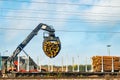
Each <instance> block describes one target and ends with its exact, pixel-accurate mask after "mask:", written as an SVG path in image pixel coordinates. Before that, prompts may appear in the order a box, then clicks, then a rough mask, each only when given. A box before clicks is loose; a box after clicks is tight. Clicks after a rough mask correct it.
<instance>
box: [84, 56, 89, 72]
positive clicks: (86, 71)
mask: <svg viewBox="0 0 120 80" xmlns="http://www.w3.org/2000/svg"><path fill="white" fill-rule="evenodd" d="M85 71H86V72H88V71H87V57H86V67H85Z"/></svg>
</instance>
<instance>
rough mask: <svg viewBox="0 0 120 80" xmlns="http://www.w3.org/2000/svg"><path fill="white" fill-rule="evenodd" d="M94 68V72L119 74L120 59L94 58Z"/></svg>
mask: <svg viewBox="0 0 120 80" xmlns="http://www.w3.org/2000/svg"><path fill="white" fill-rule="evenodd" d="M92 67H93V71H94V72H101V71H103V72H112V71H113V72H116V71H117V72H118V71H119V70H120V57H117V56H93V57H92Z"/></svg>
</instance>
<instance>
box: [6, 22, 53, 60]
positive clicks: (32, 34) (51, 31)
mask: <svg viewBox="0 0 120 80" xmlns="http://www.w3.org/2000/svg"><path fill="white" fill-rule="evenodd" d="M40 29H42V30H45V31H48V32H50V33H54V32H55V30H54V29H52V28H51V27H50V26H48V25H46V24H43V23H40V24H39V25H38V26H37V27H36V28H35V29H34V30H33V31H32V32H31V33H30V34H29V35H28V36H27V38H26V39H25V40H24V41H23V42H22V43H21V44H20V45H18V47H17V48H16V49H15V51H14V52H13V55H12V56H11V57H9V58H8V60H9V61H12V60H13V59H14V58H15V57H16V56H17V55H18V54H19V53H20V52H21V51H22V50H23V48H24V47H25V46H26V45H27V44H28V43H29V42H30V40H31V39H32V38H33V37H34V36H35V35H37V33H38V31H39V30H40Z"/></svg>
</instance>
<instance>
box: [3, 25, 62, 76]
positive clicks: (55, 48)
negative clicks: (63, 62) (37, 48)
mask: <svg viewBox="0 0 120 80" xmlns="http://www.w3.org/2000/svg"><path fill="white" fill-rule="evenodd" d="M39 30H45V31H47V32H48V36H44V41H43V51H44V53H45V54H46V55H47V56H48V57H50V58H54V57H55V56H57V55H58V53H59V51H60V49H61V43H60V40H59V37H56V36H55V33H54V32H55V30H54V29H53V28H52V27H51V26H48V25H46V24H43V23H40V24H39V25H38V26H37V27H36V28H35V29H34V30H33V31H32V32H31V33H30V34H29V35H28V36H27V37H26V38H25V40H23V42H22V43H21V44H19V45H18V47H17V48H16V49H15V51H14V52H13V54H12V56H10V57H8V58H7V59H6V60H5V62H4V67H3V71H2V73H3V74H4V75H5V74H7V73H10V72H12V71H10V70H8V69H7V68H8V65H7V64H8V63H9V64H10V66H9V67H11V68H13V66H14V67H15V65H16V64H15V63H14V61H15V58H16V57H17V55H18V54H19V53H20V52H21V51H22V50H23V48H24V47H25V46H26V45H27V44H28V43H29V42H30V40H31V39H32V38H33V37H34V36H35V35H37V34H38V31H39ZM30 60H31V61H32V62H33V64H34V65H35V66H36V67H37V64H36V63H35V62H34V61H33V60H32V58H31V57H30ZM15 71H16V72H17V69H15V70H14V72H15Z"/></svg>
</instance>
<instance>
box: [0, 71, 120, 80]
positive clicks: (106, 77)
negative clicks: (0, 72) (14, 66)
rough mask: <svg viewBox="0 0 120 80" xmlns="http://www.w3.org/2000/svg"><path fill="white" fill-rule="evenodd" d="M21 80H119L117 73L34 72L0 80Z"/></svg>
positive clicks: (8, 76)
mask: <svg viewBox="0 0 120 80" xmlns="http://www.w3.org/2000/svg"><path fill="white" fill-rule="evenodd" d="M15 79H17V80H19V79H20V80H22V79H32V80H34V79H36V80H39V79H40V80H41V79H43V80H45V79H51V80H58V79H60V80H62V79H66V80H71V79H72V80H85V79H86V80H88V79H91V80H93V79H94V80H114V79H117V80H120V73H119V72H36V73H27V72H26V73H20V72H18V73H10V74H8V75H7V76H6V77H1V79H0V80H15Z"/></svg>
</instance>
